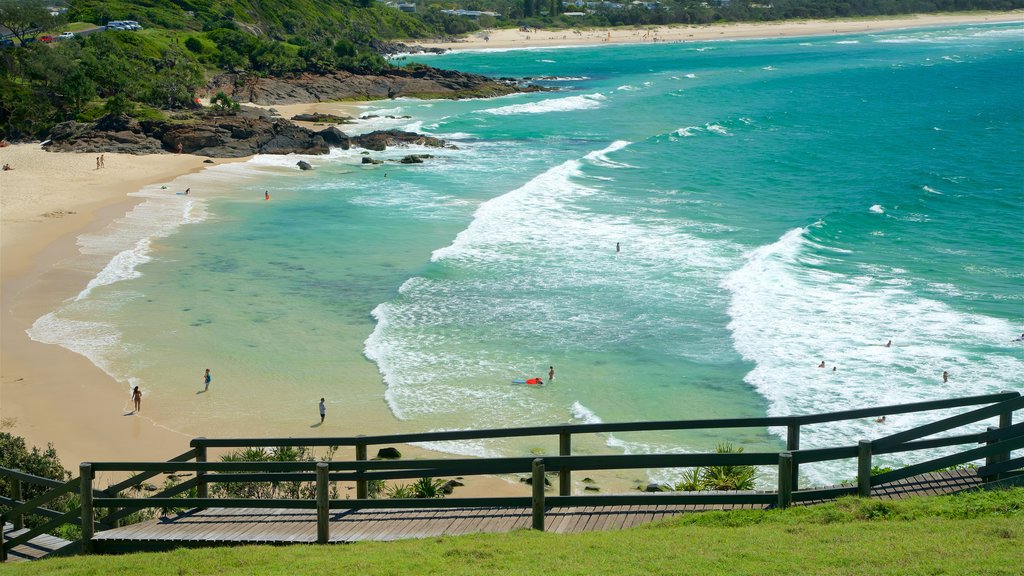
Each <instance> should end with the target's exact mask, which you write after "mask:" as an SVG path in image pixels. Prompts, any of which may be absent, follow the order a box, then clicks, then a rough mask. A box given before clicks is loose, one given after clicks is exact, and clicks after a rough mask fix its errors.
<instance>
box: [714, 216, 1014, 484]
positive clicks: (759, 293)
mask: <svg viewBox="0 0 1024 576" xmlns="http://www.w3.org/2000/svg"><path fill="white" fill-rule="evenodd" d="M813 230H814V228H813V227H812V228H797V229H794V230H791V231H789V232H787V233H786V234H785V235H783V236H782V237H781V238H780V239H779V240H778V241H777V242H775V243H773V244H769V245H766V246H762V247H760V248H758V249H756V250H754V251H752V252H751V253H750V254H749V255H748V257H747V261H746V264H745V265H744V266H743V267H742V268H740V269H739V270H737V271H736V272H734V273H732V274H730V275H729V276H728V278H727V279H726V280H725V281H724V282H723V283H722V286H723V287H724V288H726V289H727V290H728V291H729V292H730V293H731V302H730V304H729V307H728V312H729V316H730V317H731V318H732V320H731V322H730V323H729V329H730V330H731V331H732V334H733V341H734V345H735V348H736V350H737V351H738V352H739V353H740V354H741V355H742V356H743V358H744V359H746V360H748V361H751V362H754V363H755V368H754V369H753V370H752V371H751V372H749V373H748V374H747V375H746V377H745V378H744V379H745V380H746V382H748V383H749V384H750V385H751V386H753V387H754V388H755V389H756V390H757V391H758V392H759V393H760V394H762V395H763V396H764V397H765V398H766V399H767V400H768V402H769V409H768V413H769V415H772V416H783V415H791V414H809V413H816V412H826V411H836V410H843V409H849V408H859V407H868V406H879V405H888V404H901V403H908V402H914V401H920V400H926V399H939V398H946V397H951V396H966V395H974V394H987V393H993V392H997V391H999V390H1002V389H1005V387H1006V382H1012V381H1018V382H1019V381H1021V378H1022V377H1024V360H1022V359H1021V357H1020V356H1019V354H1017V353H1015V352H1013V351H1011V350H1009V349H1008V350H1006V352H1005V353H1003V352H999V351H993V349H992V348H991V347H992V346H993V343H998V342H1001V341H1005V340H1007V335H1008V334H1013V333H1014V332H1015V327H1014V326H1013V325H1012V324H1010V323H1009V322H1007V321H1005V320H1002V319H997V318H990V317H986V316H982V315H978V314H970V313H964V312H960V311H957V310H955V309H953V308H951V307H950V306H948V305H946V304H944V303H942V302H939V301H935V300H931V299H927V298H922V297H920V296H918V295H915V293H914V291H913V290H912V289H911V288H910V287H908V285H907V281H908V279H905V278H893V277H891V276H889V277H887V276H884V275H883V274H884V272H883V271H882V270H881V269H878V271H877V272H876V273H873V274H870V275H845V274H839V273H836V272H829V271H827V268H835V267H834V266H831V265H829V266H826V267H825V269H823V268H822V267H818V266H813V267H812V266H808V265H807V264H806V262H807V259H808V258H809V257H810V256H811V255H812V253H818V254H817V255H816V256H814V257H815V258H817V259H824V260H826V261H828V260H829V259H831V257H829V256H823V255H822V254H821V253H820V252H821V250H820V245H819V244H817V243H815V242H814V241H812V240H811V239H809V236H810V235H811V233H812V231H813ZM828 264H831V263H830V262H829V263H828ZM901 276H902V275H901ZM1018 332H1019V331H1018ZM890 339H891V340H892V342H893V345H892V347H891V348H887V347H884V346H882V345H881V344H883V343H884V342H886V341H887V340H890ZM821 361H824V362H825V366H826V368H824V369H820V368H817V365H818V363H819V362H821ZM833 366H835V367H836V370H835V371H833V370H831V368H832V367H833ZM943 370H947V371H949V373H950V375H951V380H950V382H949V383H943V382H942V378H941V376H942V371H943ZM951 413H953V412H951V411H944V412H942V414H939V415H936V414H908V415H898V416H891V417H890V418H889V419H888V421H887V423H886V427H885V430H880V429H879V427H878V425H877V424H875V423H874V422H872V421H871V420H868V419H865V420H858V421H847V422H840V423H833V424H828V425H821V426H815V427H812V428H809V429H807V430H806V431H805V432H802V440H803V441H802V445H804V446H806V447H808V448H810V447H824V446H843V445H849V444H850V443H851V440H850V439H851V438H853V439H855V438H872V437H878V436H879V435H881V434H883V433H885V432H895V431H898V430H902V429H906V428H909V427H912V426H915V425H919V424H923V423H925V422H927V421H931V420H932V419H934V418H937V417H943V416H946V415H949V414H951ZM773 432H776V433H778V434H780V435H783V434H784V430H777V431H773ZM938 453H942V452H941V451H940V452H938ZM881 460H882V462H883V463H902V464H905V463H907V462H908V461H907V459H906V458H905V457H904V456H903V455H890V456H886V457H884V458H881ZM801 470H803V471H804V473H806V474H807V476H808V477H809V478H810V479H811V480H813V481H815V482H834V481H835V480H836V479H837V478H843V477H846V476H849V475H850V474H851V468H850V465H844V464H827V465H818V466H812V467H808V468H807V469H806V470H805V469H804V468H801Z"/></svg>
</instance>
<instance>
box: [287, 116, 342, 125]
mask: <svg viewBox="0 0 1024 576" xmlns="http://www.w3.org/2000/svg"><path fill="white" fill-rule="evenodd" d="M292 121H293V122H333V123H335V124H351V123H352V118H351V117H349V116H337V115H335V114H296V115H295V116H292Z"/></svg>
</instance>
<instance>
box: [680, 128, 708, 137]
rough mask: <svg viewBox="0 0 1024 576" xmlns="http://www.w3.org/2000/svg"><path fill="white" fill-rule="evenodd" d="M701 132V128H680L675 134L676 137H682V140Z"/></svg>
mask: <svg viewBox="0 0 1024 576" xmlns="http://www.w3.org/2000/svg"><path fill="white" fill-rule="evenodd" d="M702 130H703V128H701V127H700V126H687V127H686V128H680V129H678V130H676V131H675V134H676V135H677V136H682V137H684V138H690V137H692V136H694V135H695V133H697V132H700V131H702Z"/></svg>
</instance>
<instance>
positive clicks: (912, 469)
mask: <svg viewBox="0 0 1024 576" xmlns="http://www.w3.org/2000/svg"><path fill="white" fill-rule="evenodd" d="M1018 448H1024V436H1021V437H1017V438H1011V439H1008V440H1003V441H1001V442H997V443H995V444H989V445H987V446H981V447H978V448H973V449H971V450H965V451H963V452H957V453H956V454H951V455H949V456H942V457H941V458H935V459H933V460H928V461H927V462H921V463H919V464H912V465H910V466H907V467H905V468H900V469H899V470H893V471H891V472H885V473H883V474H878V475H877V476H872V477H871V485H872V486H877V485H879V484H885V483H886V482H892V481H894V480H902V479H903V478H909V477H911V476H916V475H917V474H923V473H925V472H932V471H934V470H939V469H942V468H947V467H949V466H955V465H957V464H964V463H966V462H970V461H972V460H978V459H980V458H984V457H986V456H992V455H994V454H1001V453H1003V452H1006V451H1010V450H1017V449H1018Z"/></svg>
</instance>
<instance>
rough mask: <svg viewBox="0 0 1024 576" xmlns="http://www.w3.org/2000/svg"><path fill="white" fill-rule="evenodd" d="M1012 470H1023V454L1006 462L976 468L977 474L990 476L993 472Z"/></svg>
mask: <svg viewBox="0 0 1024 576" xmlns="http://www.w3.org/2000/svg"><path fill="white" fill-rule="evenodd" d="M1014 470H1024V456H1022V457H1020V458H1014V459H1012V460H1007V461H1006V462H999V463H996V464H989V465H987V466H982V467H981V468H978V476H982V477H984V476H991V475H993V474H1002V473H1003V472H1012V471H1014Z"/></svg>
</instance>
